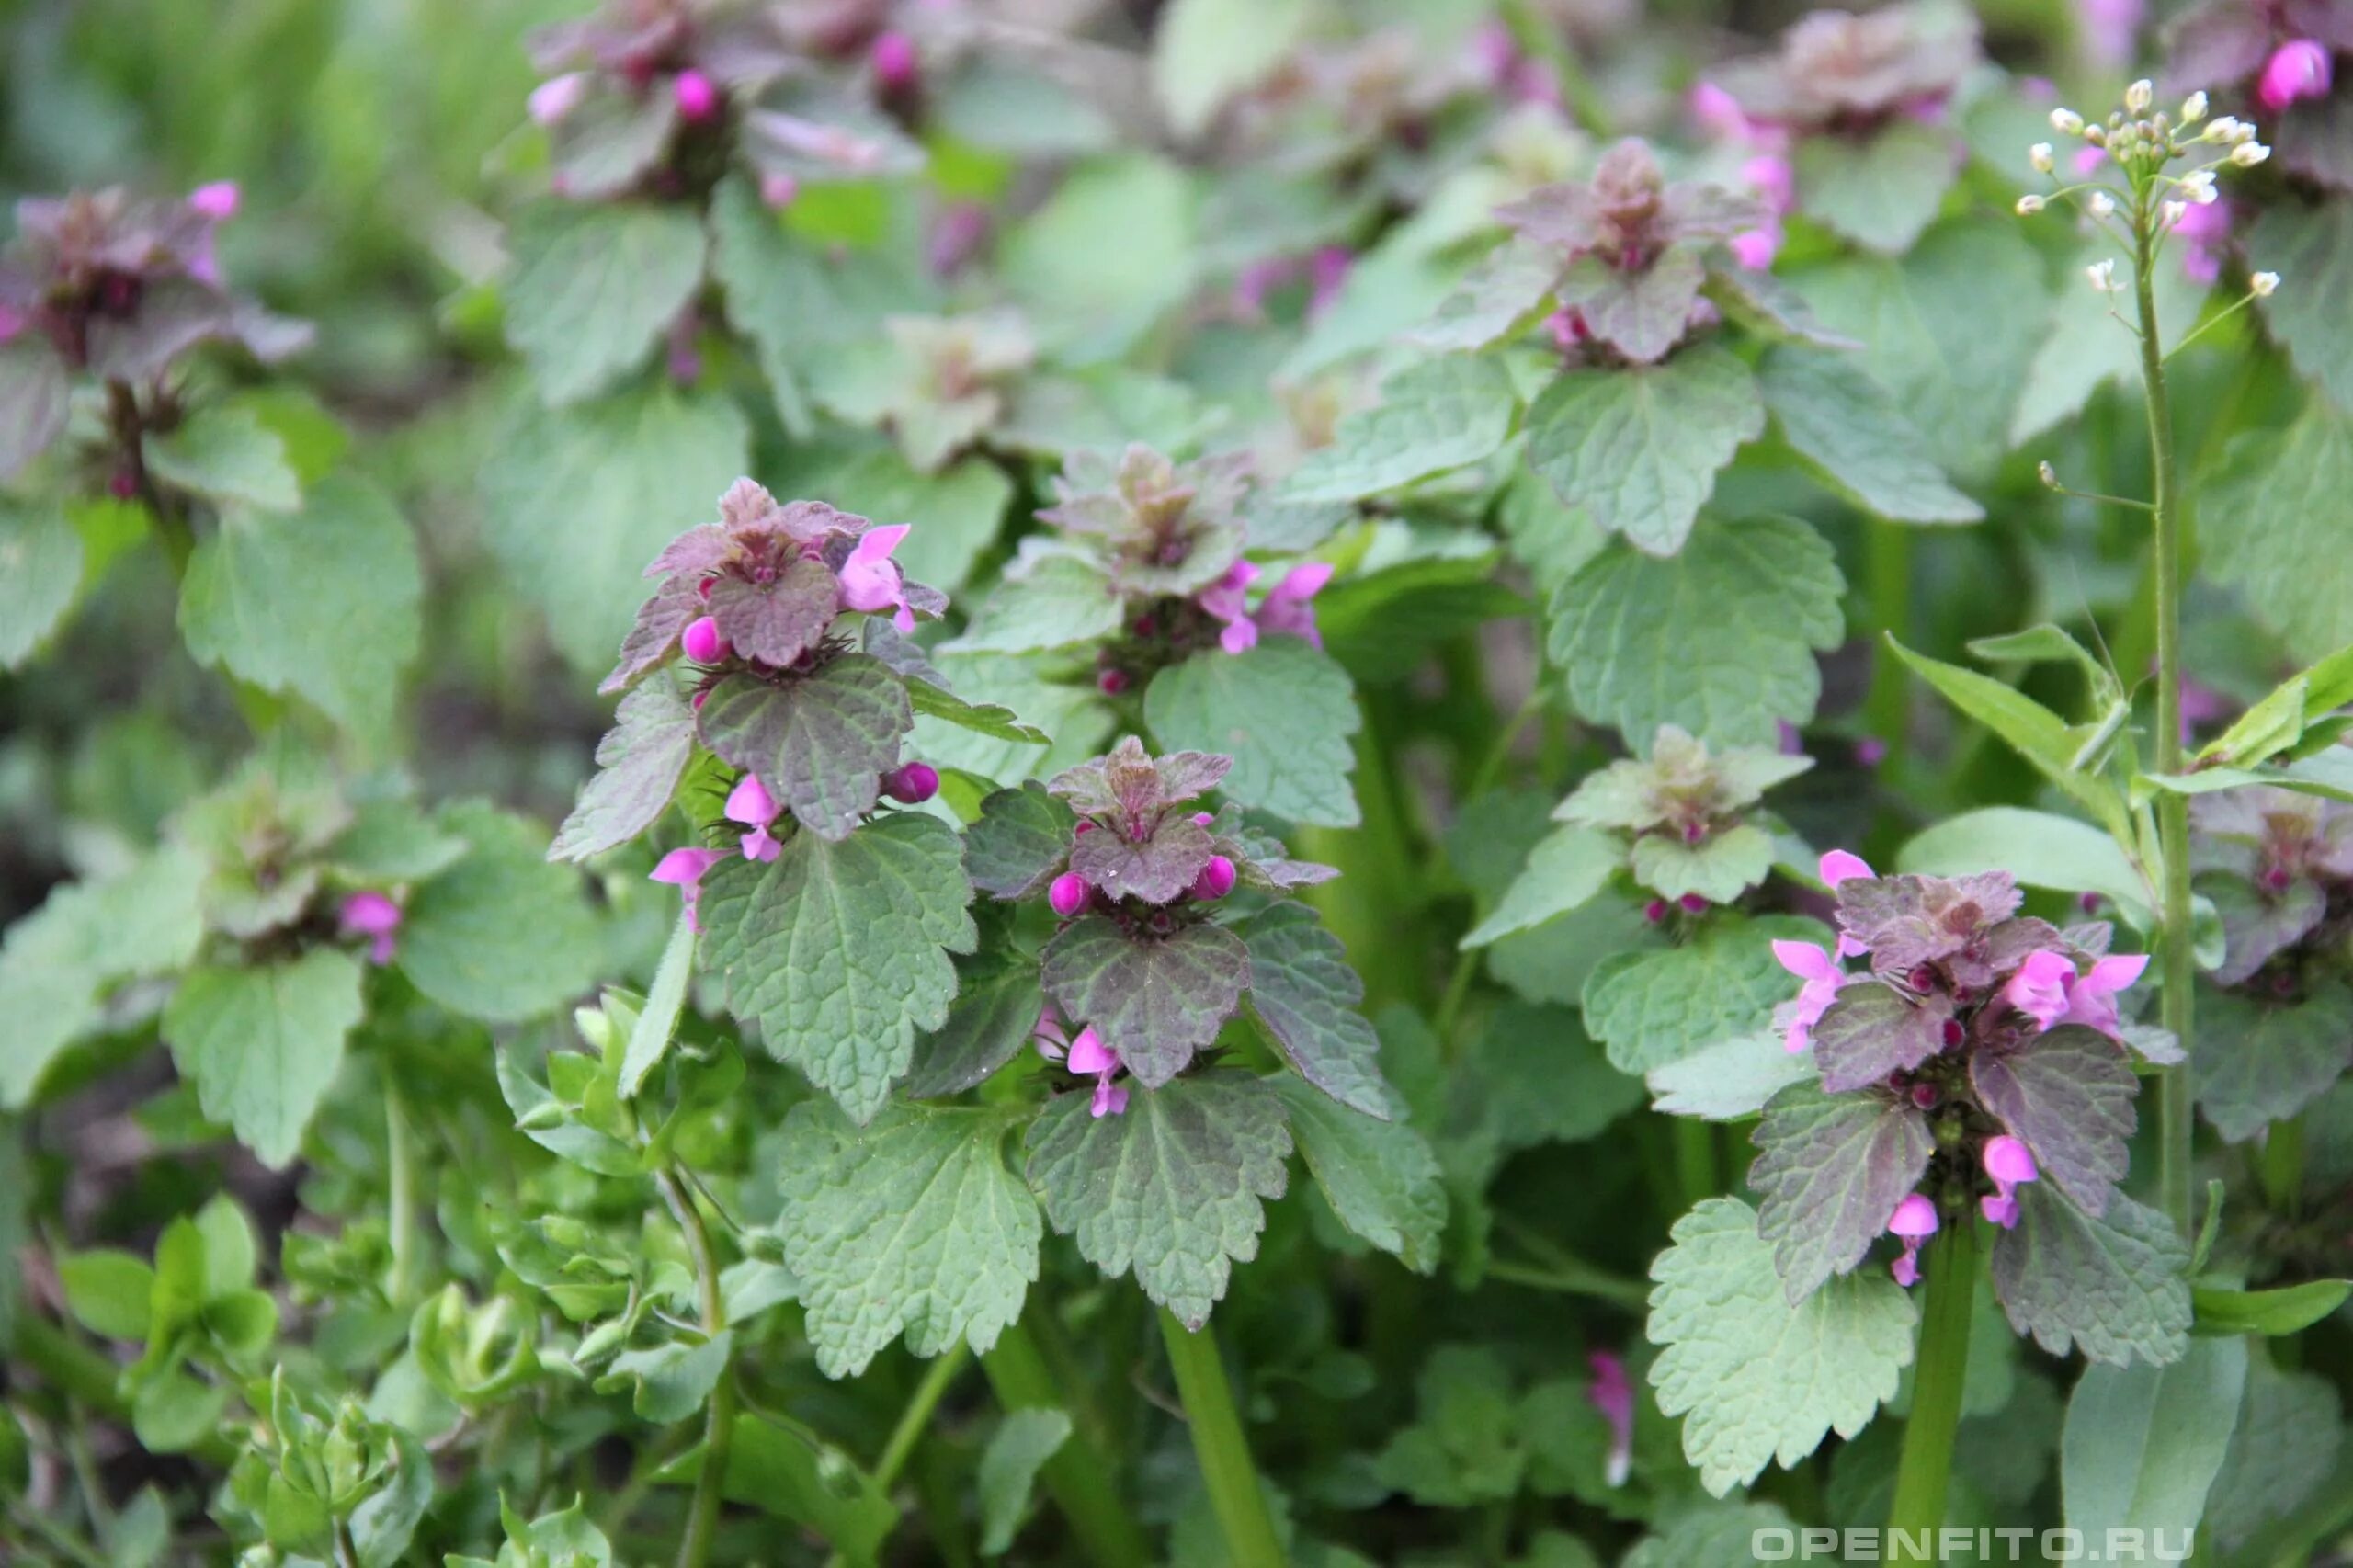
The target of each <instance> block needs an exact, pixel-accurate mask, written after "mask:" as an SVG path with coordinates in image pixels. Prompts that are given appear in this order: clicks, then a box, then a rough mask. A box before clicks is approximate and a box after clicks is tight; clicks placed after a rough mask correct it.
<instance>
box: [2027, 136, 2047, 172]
mask: <svg viewBox="0 0 2353 1568" xmlns="http://www.w3.org/2000/svg"><path fill="white" fill-rule="evenodd" d="M2026 161H2027V162H2028V163H2029V164H2032V165H2034V172H2035V173H2037V174H2040V175H2047V174H2049V173H2050V172H2051V170H2052V163H2053V160H2052V155H2051V143H2050V142H2036V143H2035V144H2034V145H2033V146H2031V147H2029V148H2028V149H2027V150H2026Z"/></svg>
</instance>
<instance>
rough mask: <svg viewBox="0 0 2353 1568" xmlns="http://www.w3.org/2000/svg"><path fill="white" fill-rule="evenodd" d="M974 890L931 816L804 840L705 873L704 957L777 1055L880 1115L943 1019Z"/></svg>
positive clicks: (849, 1102) (970, 929)
mask: <svg viewBox="0 0 2353 1568" xmlns="http://www.w3.org/2000/svg"><path fill="white" fill-rule="evenodd" d="M971 901H972V884H971V883H969V882H967V881H965V880H964V869H963V861H962V854H961V846H960V845H959V843H958V841H957V837H956V835H955V834H954V833H953V832H952V831H951V830H950V829H949V827H948V825H947V824H944V823H941V822H939V821H938V820H937V819H935V818H932V817H928V816H922V815H917V814H915V813H912V812H907V813H893V814H892V815H889V816H885V817H882V818H880V819H879V820H877V821H875V822H872V823H870V824H867V825H866V826H864V827H862V828H860V829H859V830H858V832H856V833H853V834H851V835H849V836H848V837H847V838H845V839H842V840H840V841H839V842H838V843H834V842H828V841H827V840H825V839H822V838H819V837H818V836H817V835H815V834H813V833H800V834H795V835H792V836H791V837H790V839H788V840H787V841H786V843H785V846H784V852H783V854H782V855H780V856H779V857H778V858H777V859H776V860H774V861H773V862H771V863H768V864H767V865H762V864H760V863H758V862H756V861H751V860H731V861H728V862H726V863H724V864H722V865H719V866H715V867H713V868H712V869H710V871H709V872H708V873H706V875H705V877H704V880H703V884H702V896H701V901H700V905H699V907H700V910H701V916H702V926H703V961H704V963H705V965H706V966H707V967H708V968H710V969H711V970H714V971H718V972H719V974H720V975H722V977H723V979H724V981H725V984H726V992H727V1007H728V1010H729V1011H730V1012H732V1013H733V1014H734V1015H735V1017H738V1018H741V1019H743V1020H744V1021H745V1022H746V1023H756V1024H757V1025H758V1026H759V1029H760V1035H761V1038H762V1040H764V1041H765V1042H766V1044H767V1048H768V1051H769V1052H770V1054H772V1055H774V1056H776V1057H778V1058H779V1059H780V1060H782V1061H786V1062H791V1063H792V1064H793V1065H794V1066H796V1067H798V1068H800V1069H801V1072H803V1073H804V1074H808V1076H809V1079H810V1081H811V1082H813V1083H814V1084H816V1085H818V1086H819V1087H820V1088H823V1089H824V1090H825V1091H826V1092H827V1093H829V1094H831V1095H832V1096H834V1097H835V1099H836V1100H838V1101H840V1102H841V1105H842V1108H843V1109H845V1110H847V1111H848V1112H849V1114H850V1116H851V1118H852V1119H860V1120H871V1119H873V1117H874V1113H875V1112H876V1111H878V1110H880V1109H881V1108H882V1104H883V1101H884V1100H885V1099H886V1098H887V1097H888V1096H889V1094H890V1088H891V1084H892V1081H893V1080H895V1079H897V1078H899V1077H900V1076H901V1075H903V1074H904V1073H905V1072H906V1070H907V1064H908V1062H909V1061H910V1060H911V1059H912V1057H913V1054H914V1051H915V1034H916V1032H917V1031H918V1030H923V1029H936V1028H939V1027H940V1026H941V1025H943V1024H945V1023H946V1022H947V1021H948V1005H949V1002H950V1001H951V1000H952V999H953V998H954V996H955V994H956V970H955V966H954V964H953V963H952V962H951V961H950V960H949V956H948V955H949V950H951V949H952V950H954V951H957V952H969V951H971V950H972V946H973V944H974V943H975V942H976V941H977V940H978V932H977V931H976V930H975V928H974V926H973V925H972V919H971V917H970V916H969V915H966V914H965V909H964V906H965V905H966V904H967V903H970V902H971Z"/></svg>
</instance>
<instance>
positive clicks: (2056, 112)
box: [2051, 108, 2084, 136]
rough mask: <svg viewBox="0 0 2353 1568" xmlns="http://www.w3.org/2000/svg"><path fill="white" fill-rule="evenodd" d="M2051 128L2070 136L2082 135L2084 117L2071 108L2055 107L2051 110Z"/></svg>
mask: <svg viewBox="0 0 2353 1568" xmlns="http://www.w3.org/2000/svg"><path fill="white" fill-rule="evenodd" d="M2051 129H2052V130H2053V131H2060V132H2062V133H2063V134H2065V135H2068V136H2080V135H2082V134H2083V133H2084V117H2083V116H2082V115H2080V114H2077V113H2076V112H2075V110H2074V109H2071V108H2054V109H2052V111H2051Z"/></svg>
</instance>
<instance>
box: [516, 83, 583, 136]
mask: <svg viewBox="0 0 2353 1568" xmlns="http://www.w3.org/2000/svg"><path fill="white" fill-rule="evenodd" d="M587 96H588V77H587V75H586V74H585V73H583V72H579V71H574V72H570V73H568V74H564V75H562V76H551V77H549V78H548V79H547V80H546V81H544V82H542V83H540V85H538V86H536V87H534V88H532V89H531V96H530V97H529V99H528V100H526V102H527V104H528V107H529V109H530V114H531V119H532V120H533V121H535V122H536V123H538V124H540V125H554V124H556V123H557V122H558V121H560V120H562V119H563V118H564V116H566V115H568V114H570V113H571V112H572V111H573V110H574V109H576V108H579V107H580V100H581V99H583V98H585V97H587Z"/></svg>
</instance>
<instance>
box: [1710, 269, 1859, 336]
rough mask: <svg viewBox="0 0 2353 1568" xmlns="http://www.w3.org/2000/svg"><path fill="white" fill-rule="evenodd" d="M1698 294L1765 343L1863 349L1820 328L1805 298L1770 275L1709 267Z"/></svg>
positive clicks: (1842, 334) (1827, 329) (1839, 334)
mask: <svg viewBox="0 0 2353 1568" xmlns="http://www.w3.org/2000/svg"><path fill="white" fill-rule="evenodd" d="M1701 292H1703V293H1704V294H1706V295H1707V297H1708V298H1709V299H1710V300H1711V301H1714V302H1715V305H1716V308H1717V309H1719V310H1721V311H1722V312H1723V313H1724V317H1725V319H1726V320H1728V321H1732V322H1734V323H1737V324H1739V325H1741V326H1744V327H1745V328H1747V329H1748V330H1749V331H1750V332H1751V333H1754V334H1755V335H1757V336H1758V337H1761V338H1763V339H1764V340H1765V341H1766V342H1768V343H1798V344H1803V345H1804V346H1806V347H1810V348H1842V349H1843V348H1860V347H1862V345H1861V344H1860V343H1858V342H1857V341H1855V339H1853V338H1851V337H1848V336H1847V335H1845V334H1844V333H1836V332H1833V331H1831V330H1830V329H1829V328H1828V327H1826V326H1824V325H1823V324H1822V323H1821V322H1820V321H1819V320H1817V319H1815V316H1814V313H1813V306H1811V305H1809V304H1807V303H1806V301H1805V296H1804V295H1802V294H1801V293H1799V292H1798V291H1797V290H1794V289H1791V288H1790V286H1789V285H1788V284H1787V283H1785V282H1783V281H1782V280H1781V279H1780V278H1776V277H1774V276H1773V275H1772V274H1771V273H1769V272H1751V271H1749V270H1748V269H1747V268H1746V267H1716V268H1712V269H1711V270H1710V272H1709V273H1708V282H1707V286H1706V288H1705V289H1703V290H1701Z"/></svg>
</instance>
